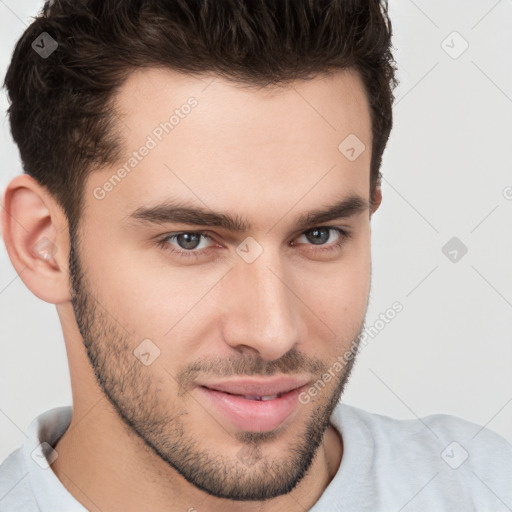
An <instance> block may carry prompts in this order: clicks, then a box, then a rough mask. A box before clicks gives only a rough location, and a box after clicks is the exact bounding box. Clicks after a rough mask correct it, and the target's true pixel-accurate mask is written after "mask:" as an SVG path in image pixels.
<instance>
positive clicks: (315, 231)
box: [293, 226, 350, 251]
mask: <svg viewBox="0 0 512 512" xmlns="http://www.w3.org/2000/svg"><path fill="white" fill-rule="evenodd" d="M333 234H334V237H332V236H331V235H333ZM349 237H350V235H349V233H348V232H346V231H345V230H343V229H341V228H335V227H332V226H321V227H316V228H312V229H309V230H308V231H305V232H304V233H303V234H302V235H301V236H300V237H299V238H298V239H297V240H299V242H300V240H301V239H303V240H306V244H308V245H309V244H311V245H313V246H315V245H319V246H321V247H320V248H319V249H318V250H319V251H331V250H336V249H339V248H340V247H341V245H343V244H344V243H345V241H346V240H348V238H349ZM333 238H334V240H333ZM329 241H330V243H328V242H329ZM300 243H302V242H300ZM293 245H296V244H295V243H294V244H293ZM324 246H326V247H324Z"/></svg>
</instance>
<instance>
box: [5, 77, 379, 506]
mask: <svg viewBox="0 0 512 512" xmlns="http://www.w3.org/2000/svg"><path fill="white" fill-rule="evenodd" d="M190 97H193V98H194V99H195V100H196V102H197V103H196V104H195V106H194V107H193V108H192V109H190V111H189V109H183V110H181V111H180V112H181V114H182V116H180V120H179V122H178V123H177V125H176V126H174V128H173V129H172V131H169V133H164V134H162V140H157V144H156V145H155V147H152V148H151V149H150V150H149V151H148V153H147V155H146V156H144V157H143V158H141V159H140V160H138V161H137V164H136V166H135V167H134V168H133V169H132V170H131V171H130V172H129V173H127V174H126V175H125V176H124V177H123V178H122V180H120V181H117V182H116V184H115V186H113V187H108V186H105V183H106V182H107V181H108V180H109V178H111V177H112V175H113V174H114V173H116V170H117V169H119V168H120V167H121V166H122V165H124V164H125V163H126V162H127V161H128V160H129V158H130V157H131V156H133V155H132V153H133V151H136V150H138V148H140V147H141V146H142V145H143V144H145V143H146V142H147V137H148V135H150V134H154V133H155V132H154V130H155V127H158V126H159V123H161V122H162V121H165V120H168V119H169V116H170V115H171V114H172V113H173V111H175V109H180V108H181V107H182V106H183V105H184V104H186V103H187V100H188V99H189V98H190ZM116 105H117V109H116V110H117V116H118V118H119V120H120V122H119V130H120V134H121V136H122V137H123V140H124V147H125V150H126V154H125V155H123V157H122V158H121V159H120V162H118V164H116V165H114V166H111V167H108V168H104V169H97V170H95V171H94V172H93V173H92V174H91V175H90V176H89V178H88V180H87V182H86V184H85V188H84V210H83V213H82V217H81V220H80V225H79V230H78V233H76V234H75V237H74V238H75V240H70V239H69V236H68V229H67V221H66V217H65V215H64V214H63V212H62V210H61V209H60V208H59V207H58V205H57V203H56V202H55V200H54V199H53V198H52V196H51V195H49V194H48V192H47V191H46V190H45V189H44V188H42V187H40V186H39V185H38V184H37V183H36V182H35V181H34V180H32V179H31V178H30V177H28V176H19V177H16V178H15V179H14V180H13V181H12V182H11V183H10V185H9V186H8V188H7V190H6V193H5V197H4V208H5V211H4V214H3V235H4V240H5V243H6V246H7V249H8V252H9V255H10V257H11V260H12V262H13V265H14V266H15V268H16V270H17V271H18V273H21V274H20V276H21V278H22V279H23V281H24V282H25V284H26V285H27V286H28V287H29V288H30V289H31V290H32V291H33V292H34V293H35V294H36V295H37V296H38V297H40V298H41V299H43V300H46V301H47V302H51V303H54V304H56V305H57V311H58V314H59V318H60V320H61V323H62V328H63V333H64V338H65V342H66V349H67V353H68V359H69V366H70V374H71V382H72V389H73V406H74V410H73V418H72V422H71V425H70V427H69V429H68V430H67V432H66V433H65V434H64V436H63V437H62V438H61V439H60V441H59V442H58V443H57V445H56V446H55V449H56V450H57V452H58V454H59V457H58V459H57V460H56V461H55V462H54V463H53V465H52V469H53V471H54V472H55V473H56V474H57V476H58V477H59V479H60V480H61V481H62V483H63V484H64V485H65V487H66V488H67V489H68V490H69V492H70V493H71V494H73V496H75V498H76V499H77V500H78V501H80V502H81V503H82V504H83V505H84V506H85V507H86V508H88V509H89V510H109V511H117V510H119V511H121V510H123V511H132V510H133V511H135V510H147V509H148V508H149V507H150V508H151V510H153V511H157V512H158V511H160V510H162V511H163V510H166V511H169V510H194V509H196V510H198V511H199V510H210V511H216V510H219V511H220V510H222V511H230V510H241V509H243V510H259V511H264V510H273V511H275V510H277V511H279V510H287V511H289V510H292V511H293V510H304V509H309V508H310V507H311V506H312V505H313V504H314V503H315V502H316V501H317V500H318V498H319V497H320V496H321V494H322V492H323V491H324V490H325V488H326V487H327V485H328V484H329V482H330V481H331V479H332V477H333V476H334V474H335V473H336V471H337V469H338V467H339V464H340V461H341V460H342V453H343V443H342V439H341V437H340V436H339V434H338V433H337V431H336V430H335V429H334V428H333V427H332V426H329V421H328V420H329V417H330V413H331V412H332V409H333V407H334V406H335V405H336V403H337V401H338V399H339V396H340V394H341V393H342V390H343V386H344V384H345V382H346V380H347V378H348V374H349V372H350V367H351V364H350V363H349V364H348V365H345V366H344V367H343V369H342V370H341V371H339V372H337V377H336V379H331V380H330V381H329V382H327V384H326V385H325V387H323V388H322V389H321V390H320V391H319V392H318V393H317V394H316V396H314V397H312V398H311V400H310V401H309V402H308V403H307V404H297V406H296V407H295V409H294V411H293V413H292V414H291V415H290V416H289V417H288V418H287V419H286V420H285V421H284V422H283V423H282V424H281V425H280V426H279V427H278V428H277V429H275V430H273V431H271V432H261V431H258V429H257V427H255V430H254V431H243V430H240V429H239V428H237V427H236V426H235V425H233V424H232V423H231V422H230V421H229V420H227V419H226V418H225V417H224V416H223V415H222V414H221V413H220V412H219V411H217V410H216V409H215V407H213V406H212V404H211V403H209V402H208V400H206V399H205V397H204V394H203V393H201V392H200V390H199V388H198V386H197V384H198V382H201V380H202V379H203V380H204V379H211V378H216V379H228V378H231V377H234V376H238V377H240V376H243V375H252V376H257V377H259V378H261V379H263V378H264V377H265V376H270V375H288V376H294V377H301V378H305V379H307V381H308V382H309V383H310V384H313V383H315V382H316V381H317V380H318V379H319V378H321V376H322V374H323V373H324V372H325V371H327V370H328V369H329V368H331V367H332V366H333V364H334V363H335V361H337V358H338V356H340V355H343V354H344V353H345V352H346V351H347V350H349V349H350V347H351V343H352V341H353V340H354V339H356V338H357V336H358V334H359V333H360V332H361V330H362V328H363V322H364V317H365V314H366V309H367V305H368V295H369V290H370V278H371V250H370V235H371V231H370V219H371V214H372V213H373V212H374V211H375V210H376V208H377V207H378V206H379V204H380V200H381V196H380V190H379V191H378V194H377V196H376V199H377V200H376V201H375V203H374V204H373V205H372V206H371V207H370V205H369V201H370V195H369V166H370V156H371V155H370V148H371V121H370V114H369V109H368V104H367V99H366V97H365V94H364V90H363V86H362V82H361V81H360V79H359V77H358V76H357V74H355V73H353V72H349V71H337V72H335V73H333V74H331V75H325V76H318V77H315V78H313V79H311V80H306V81H304V80H298V81H295V82H293V83H290V84H287V85H286V86H284V87H281V88H276V87H273V88H263V89H262V88H254V87H253V88H248V87H242V86H241V85H239V84H238V85H236V84H234V83H232V82H229V81H227V80H225V79H223V78H220V77H218V76H213V75H211V76H206V75H204V76H200V77H191V76H185V75H181V74H178V73H175V72H173V71H170V70H156V69H146V70H143V71H138V72H135V73H133V74H132V75H131V76H130V77H129V79H128V80H127V82H126V83H125V84H124V85H123V87H122V88H121V89H120V91H118V94H117V98H116ZM185 110H187V111H189V113H188V114H187V115H183V112H184V111H185ZM349 134H355V135H357V137H358V138H359V139H360V140H361V141H362V142H363V143H364V144H365V146H366V150H365V151H363V152H362V154H361V155H360V156H359V157H358V158H357V159H356V160H354V161H350V160H349V159H347V158H346V157H345V156H344V155H343V154H342V153H341V152H340V151H339V150H338V145H339V144H340V142H342V141H343V140H344V139H345V138H346V137H347V136H348V135H349ZM153 138H154V139H155V140H156V137H155V136H153ZM98 188H100V189H102V190H104V191H105V190H106V189H109V190H108V192H106V193H105V194H104V195H103V194H102V197H100V195H99V194H98V192H97V191H98ZM95 191H96V192H95ZM349 195H355V196H359V197H361V198H362V199H364V200H365V201H367V202H368V207H367V208H366V209H363V210H362V211H360V212H359V213H356V214H354V215H352V216H350V217H347V218H341V219H335V220H330V221H328V222H323V223H320V224H313V225H311V226H309V227H308V229H303V228H302V229H300V230H298V229H297V224H296V219H297V218H298V217H299V216H300V215H302V214H304V213H307V212H309V211H312V210H317V209H319V208H325V207H327V206H330V205H332V204H333V203H335V202H336V201H339V200H340V199H343V198H346V197H347V196H349ZM169 200H175V201H176V200H179V201H181V202H182V203H183V204H185V203H186V204H187V205H188V206H195V207H202V208H206V209H207V210H211V211H215V212H222V213H226V214H227V213H229V214H231V215H232V216H234V217H236V218H239V219H243V220H244V221H245V222H246V223H247V224H250V225H251V227H250V229H248V230H247V231H245V232H234V231H230V230H228V229H225V228H219V227H205V226H200V225H194V226H192V225H188V224H184V223H170V222H161V223H158V224H157V223H147V222H146V223H145V222H141V221H138V220H135V219H133V218H130V214H131V213H132V212H134V211H135V210H137V209H138V208H141V207H148V206H154V205H157V204H160V203H162V202H165V201H169ZM329 226H333V227H339V228H340V229H343V230H345V231H346V232H347V233H348V234H349V237H348V238H346V239H344V242H343V244H342V245H341V246H340V247H336V242H338V241H340V240H341V238H340V237H341V236H342V235H340V234H339V233H338V232H336V231H335V230H330V231H329V230H326V231H323V232H321V233H320V234H319V233H316V236H317V237H318V238H319V239H322V242H321V243H319V242H318V241H316V242H315V236H312V230H313V228H321V227H329ZM197 231H201V232H203V233H206V234H207V235H208V237H210V238H200V244H199V241H198V244H196V245H198V248H193V249H191V248H192V247H193V244H192V243H191V238H190V237H188V244H189V245H188V246H187V245H186V243H187V237H181V238H176V237H174V238H169V235H173V234H179V233H190V232H197ZM319 235H320V236H319ZM324 235H325V236H324ZM166 237H167V239H166V240H164V239H165V238H166ZM247 237H252V239H254V240H255V241H256V242H257V244H258V246H259V247H260V248H261V249H262V253H261V254H260V255H259V256H258V257H257V258H256V259H255V260H254V261H252V262H250V263H249V262H247V261H245V260H244V259H243V258H242V257H241V256H240V254H241V253H239V252H237V250H236V249H237V247H238V248H239V247H240V246H241V244H242V242H244V240H246V238H247ZM322 237H323V238H322ZM42 239H45V240H49V241H50V244H49V245H48V243H47V247H48V248H49V249H48V250H47V253H48V255H49V257H47V258H44V257H40V255H39V256H38V254H37V251H36V250H35V249H34V247H37V248H40V247H41V245H40V244H41V242H40V240H42ZM324 239H325V240H326V241H325V242H324V241H323V240H324ZM192 240H193V239H192ZM180 241H181V245H180ZM38 242H39V245H38ZM242 246H243V245H242ZM187 247H189V249H187ZM254 247H255V246H254V245H252V246H251V250H253V249H254ZM328 247H330V248H331V250H325V248H328ZM173 250H174V251H176V252H174V253H173V252H171V251H173ZM187 250H188V251H189V252H194V251H195V252H196V253H198V251H202V252H201V254H200V255H196V256H190V255H189V256H188V257H186V255H185V256H183V255H180V254H178V253H179V251H183V252H185V251H187ZM70 251H71V254H70ZM68 262H70V266H69V268H68ZM143 340H151V342H150V345H144V346H145V347H146V351H145V352H147V347H150V348H149V351H150V352H151V353H152V354H151V355H152V356H154V355H155V354H156V350H158V357H156V358H155V359H154V361H152V363H151V364H149V365H145V364H143V363H142V362H141V361H140V360H139V359H138V358H137V357H135V355H134V350H135V351H136V350H137V347H139V346H140V344H141V342H142V341H143ZM145 343H146V344H147V343H148V342H145ZM156 347H158V348H157V349H156ZM352 362H353V360H352ZM264 499H267V501H262V500H264ZM240 500H250V501H244V502H242V501H240ZM149 504H150V505H149Z"/></svg>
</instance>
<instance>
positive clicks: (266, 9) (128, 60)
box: [5, 0, 398, 229]
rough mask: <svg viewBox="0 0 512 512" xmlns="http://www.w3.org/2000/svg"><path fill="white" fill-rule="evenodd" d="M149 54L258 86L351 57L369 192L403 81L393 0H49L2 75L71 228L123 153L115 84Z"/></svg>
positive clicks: (29, 153) (26, 149)
mask: <svg viewBox="0 0 512 512" xmlns="http://www.w3.org/2000/svg"><path fill="white" fill-rule="evenodd" d="M43 32H47V33H48V34H49V35H50V36H51V37H52V38H53V39H54V40H55V41H56V42H57V43H58V47H57V49H56V50H55V51H54V52H53V53H52V54H51V55H49V56H48V57H47V58H42V57H41V56H40V55H38V53H37V52H36V51H34V49H33V48H32V44H33V42H34V41H35V40H36V38H38V37H40V36H41V34H42V33H43ZM150 66H154V67H168V68H172V69H175V70H178V71H183V72H186V73H191V74H201V73H203V72H214V73H217V74H219V75H220V76H223V77H225V78H228V79H231V80H232V81H235V82H240V83H246V84H249V85H251V84H253V85H257V86H266V85H272V84H279V83H286V82H288V81H291V80H294V79H298V78H310V77H313V76H315V75H316V74H319V73H321V72H326V71H330V70H336V69H344V68H353V69H355V70H356V71H357V72H358V73H359V74H360V76H361V78H362V80H363V83H364V86H365V89H366V93H367V97H368V101H369V105H370V110H371V119H372V133H373V137H372V139H373V140H372V156H371V166H370V192H371V194H372V196H373V192H374V190H375V187H376V185H377V184H379V183H380V179H381V174H380V171H379V169H380V165H381V160H382V153H383V151H384V148H385V146H386V143H387V140H388V137H389V133H390V131H391V127H392V108H391V107H392V102H393V99H394V98H393V89H394V88H395V86H396V85H397V83H398V82H397V80H396V78H395V67H394V59H393V56H392V53H391V22H390V20H389V17H388V7H387V2H386V1H384V0H383V1H379V0H54V1H52V2H46V3H45V5H44V7H43V10H42V12H41V14H40V15H39V16H38V17H37V18H35V20H34V22H33V23H32V24H31V25H30V26H29V27H28V28H27V30H26V31H25V33H24V34H23V36H22V37H21V39H20V40H19V41H18V43H17V45H16V48H15V50H14V54H13V57H12V61H11V64H10V66H9V69H8V71H7V75H6V77H5V86H6V88H7V91H8V94H9V99H10V106H9V110H8V112H9V119H10V124H11V132H12V136H13V138H14V140H15V142H16V144H17V145H18V147H19V150H20V155H21V160H22V162H23V169H24V171H25V172H26V173H28V174H29V175H31V176H33V177H34V178H35V179H36V180H37V181H38V182H39V183H40V184H42V185H43V186H45V187H46V188H47V189H48V190H49V191H50V193H51V194H52V195H53V196H54V197H55V198H56V200H57V201H58V202H59V204H60V205H61V206H62V208H63V210H64V211H65V213H66V215H67V217H68V220H69V222H70V229H73V228H74V227H75V226H76V225H77V224H78V219H79V214H80V206H81V204H82V200H83V197H82V195H83V194H82V189H83V185H84V181H85V179H86V177H87V175H88V173H89V172H92V171H93V170H94V168H98V167H101V166H105V165H108V164H114V163H115V162H116V161H117V159H118V158H119V156H120V154H121V142H122V141H121V140H120V137H119V131H118V127H117V124H118V123H116V119H115V116H114V115H113V111H112V109H113V98H114V95H115V92H116V90H117V89H118V88H119V87H120V86H121V85H122V83H123V82H124V81H125V79H126V78H127V76H128V74H129V73H130V72H131V71H133V70H134V69H138V68H144V67H150Z"/></svg>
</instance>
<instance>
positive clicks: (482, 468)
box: [332, 404, 512, 510]
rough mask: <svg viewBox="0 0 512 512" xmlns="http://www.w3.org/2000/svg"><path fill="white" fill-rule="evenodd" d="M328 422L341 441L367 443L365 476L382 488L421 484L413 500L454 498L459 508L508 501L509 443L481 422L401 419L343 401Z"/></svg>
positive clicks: (400, 490)
mask: <svg viewBox="0 0 512 512" xmlns="http://www.w3.org/2000/svg"><path fill="white" fill-rule="evenodd" d="M332 422H333V424H335V426H337V427H338V429H339V430H340V432H342V437H343V439H344V442H345V440H346V441H347V443H350V442H351V440H353V442H355V443H356V444H362V443H365V444H366V445H369V446H370V449H369V450H368V451H367V452H366V453H367V454H368V457H369V458H371V470H370V469H369V474H370V473H372V472H373V475H370V476H369V478H371V479H374V480H375V486H376V487H377V488H381V489H382V492H383V493H384V494H385V493H386V492H392V493H393V492H394V493H395V495H396V494H404V495H407V493H408V492H409V493H411V492H414V490H415V489H416V491H419V490H420V489H422V491H421V493H420V494H418V497H417V498H415V502H416V504H419V503H420V502H421V501H422V500H425V501H426V502H427V500H429V499H430V500H431V502H432V503H438V502H439V503H440V504H441V503H442V504H446V503H447V502H449V503H451V501H453V504H454V506H455V505H457V507H458V508H457V509H460V510H462V509H464V510H510V509H509V508H508V507H512V445H511V444H510V443H509V442H508V441H507V440H505V439H504V438H503V437H502V436H500V435H498V434H496V433H495V432H492V431H491V430H489V429H487V428H485V427H483V426H481V425H477V424H475V423H472V422H470V421H467V420H464V419H462V418H458V417H455V416H451V415H448V414H434V415H430V416H425V417H421V418H414V419H408V420H401V419H396V418H391V417H388V416H384V415H380V414H374V413H371V412H368V411H364V410H362V409H359V408H356V407H353V406H349V405H346V404H341V405H340V406H339V407H337V408H336V410H335V411H334V413H333V417H332ZM347 448H349V447H347ZM369 467H370V466H369ZM411 495H412V494H411ZM461 506H462V508H460V507H461ZM464 507H467V508H464ZM472 507H473V508H472ZM500 507H501V508H500Z"/></svg>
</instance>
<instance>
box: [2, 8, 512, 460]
mask: <svg viewBox="0 0 512 512" xmlns="http://www.w3.org/2000/svg"><path fill="white" fill-rule="evenodd" d="M390 4H391V5H390V14H391V18H392V22H393V28H394V32H395V36H394V46H395V48H396V50H395V56H396V59H397V64H398V67H399V73H398V77H399V79H400V82H401V83H400V86H399V88H398V90H397V92H396V95H397V100H396V104H395V110H394V112H395V120H394V129H393V132H392V134H391V138H390V141H389V144H388V148H387V149H386V152H385V154H384V162H383V167H382V173H383V175H384V182H383V203H382V205H381V208H380V210H379V211H378V212H377V213H376V214H375V216H374V218H373V220H372V241H373V248H372V253H373V281H372V291H371V300H370V307H369V311H368V316H367V326H371V325H374V326H375V327H376V329H377V331H378V334H377V335H376V336H374V337H373V338H370V340H369V342H368V344H367V346H366V347H365V348H364V350H363V352H362V353H361V354H360V355H359V358H358V363H357V364H356V367H355V369H354V373H353V376H352V379H351V382H350V385H349V387H348V390H347V392H346V394H345V395H344V397H343V400H344V401H345V402H347V403H350V404H353V405H356V406H358V407H361V408H365V409H368V410H371V411H374V412H377V413H381V414H385V415H390V416H395V417H399V418H415V417H421V416H425V415H429V414H435V413H449V414H454V415H457V416H460V417H463V418H466V419H468V420H470V421H473V422H475V423H478V424H480V425H487V426H488V427H489V428H491V429H493V430H495V431H496V432H499V433H501V434H502V435H503V436H505V437H506V438H507V439H508V440H509V441H512V371H511V370H512V364H511V363H512V343H511V342H512V272H511V270H510V265H511V262H512V163H511V156H510V149H511V142H512V71H511V67H510V66H511V58H510V55H511V53H512V31H510V22H511V21H512V1H511V0H500V1H496V0H472V1H468V0H457V1H454V0H452V1H450V2H445V1H443V0H429V1H426V0H415V1H412V0H391V2H390ZM40 6H42V2H40V1H34V0H30V1H29V0H0V20H1V31H0V37H1V53H0V59H1V62H0V67H1V70H2V79H3V76H4V73H5V70H6V67H7V65H8V62H9V60H10V55H11V52H12V49H13V47H14V44H15V41H16V40H17V39H18V38H19V37H20V35H21V33H22V32H23V30H24V29H25V27H26V25H27V24H29V23H30V17H31V16H34V15H35V14H36V13H37V12H38V10H39V8H40ZM466 46H467V48H466ZM6 108H7V100H6V98H5V94H2V97H1V110H2V112H4V113H5V110H6ZM1 130H2V133H1V154H2V172H1V173H0V189H1V191H2V192H3V190H4V188H5V185H6V184H7V182H8V181H9V180H10V179H11V178H12V177H14V176H15V175H16V174H19V173H20V172H21V165H20V162H19V156H18V151H17V148H16V146H14V144H13V142H12V139H11V136H10V133H9V129H8V123H7V119H6V116H5V114H4V115H2V118H1ZM453 237H456V238H457V240H455V241H454V242H453V241H452V244H453V243H454V244H455V245H453V246H452V245H449V246H448V247H447V248H446V249H445V250H444V252H443V247H444V246H445V244H447V243H448V242H449V240H451V239H452V238H453ZM461 244H464V246H465V247H467V253H466V254H465V255H462V250H461V247H462V245H461ZM454 250H455V251H457V252H456V253H455V252H453V251H454ZM445 253H446V255H445ZM453 259H455V261H452V260H453ZM395 301H399V302H400V303H401V304H402V305H403V311H402V312H401V313H399V314H398V315H396V317H395V318H394V319H393V320H392V321H390V322H389V323H388V324H386V325H385V326H384V328H382V327H381V325H382V324H381V323H376V321H377V320H378V318H379V315H380V314H381V313H384V312H386V311H387V310H388V309H389V308H390V307H391V305H392V304H393V303H394V302H395ZM0 328H1V330H0V343H1V346H0V354H1V355H0V379H1V384H0V431H1V436H0V438H1V446H0V460H3V459H4V458H5V457H6V456H7V454H8V453H10V452H11V451H12V450H13V449H14V448H15V447H16V446H18V445H19V444H21V443H22V441H23V438H24V431H25V430H26V428H27V426H28V424H29V423H30V421H31V420H32V419H33V418H34V417H35V416H36V415H38V414H40V413H41V412H43V411H46V410H47V409H50V408H52V407H56V406H60V405H65V404H71V389H70V382H69V376H68V368H67V359H66V353H65V346H64V341H63V337H62V333H61V328H60V324H59V321H58V317H57V313H56V310H55V307H54V306H53V305H51V304H46V303H44V302H42V301H41V300H39V299H37V298H36V297H35V296H33V295H32V294H31V292H29V291H28V290H27V289H26V288H25V286H24V284H23V283H22V281H21V280H20V279H19V278H18V276H17V275H16V273H15V271H14V269H13V267H12V265H11V263H10V261H9V259H8V256H7V253H6V251H5V248H4V246H3V244H1V247H0ZM475 432H476V430H475Z"/></svg>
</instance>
